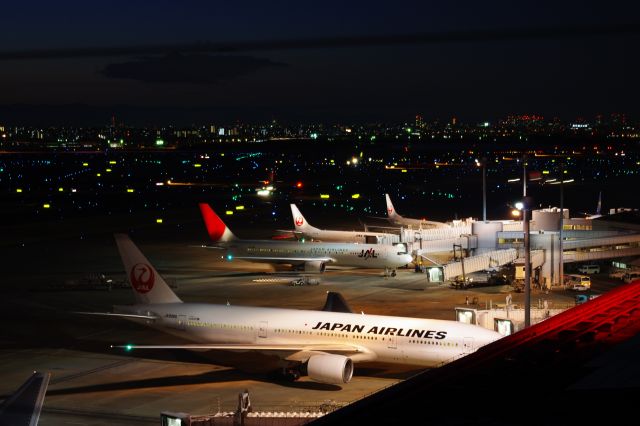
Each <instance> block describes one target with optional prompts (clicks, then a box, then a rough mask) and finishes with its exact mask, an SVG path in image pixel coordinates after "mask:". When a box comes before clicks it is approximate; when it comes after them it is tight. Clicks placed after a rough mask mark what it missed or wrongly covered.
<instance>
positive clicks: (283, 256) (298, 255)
mask: <svg viewBox="0 0 640 426" xmlns="http://www.w3.org/2000/svg"><path fill="white" fill-rule="evenodd" d="M221 246H223V247H224V248H226V250H227V259H229V260H232V259H233V258H234V257H237V258H241V259H246V260H251V261H253V262H266V263H290V264H293V265H299V264H304V263H305V262H309V261H312V260H314V259H318V261H321V260H323V261H326V263H328V264H333V265H338V266H352V267H358V268H394V269H395V268H398V267H400V266H404V265H407V264H408V263H410V262H411V261H412V260H413V258H412V256H411V255H410V254H408V253H407V251H406V247H405V246H404V245H399V246H396V245H388V244H358V243H319V242H299V241H291V242H288V241H270V240H257V241H254V240H233V241H229V242H226V243H224V244H221ZM229 255H230V256H229Z"/></svg>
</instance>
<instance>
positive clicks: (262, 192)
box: [258, 189, 271, 197]
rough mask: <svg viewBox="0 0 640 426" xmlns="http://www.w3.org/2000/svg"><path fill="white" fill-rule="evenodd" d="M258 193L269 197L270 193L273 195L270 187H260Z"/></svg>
mask: <svg viewBox="0 0 640 426" xmlns="http://www.w3.org/2000/svg"><path fill="white" fill-rule="evenodd" d="M258 195H259V196H261V197H268V196H269V195H271V191H269V190H268V189H259V190H258Z"/></svg>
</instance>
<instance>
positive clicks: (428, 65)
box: [0, 0, 640, 124]
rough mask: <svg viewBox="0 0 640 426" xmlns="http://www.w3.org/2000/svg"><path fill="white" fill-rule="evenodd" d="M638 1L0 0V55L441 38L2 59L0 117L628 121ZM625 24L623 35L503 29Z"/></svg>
mask: <svg viewBox="0 0 640 426" xmlns="http://www.w3.org/2000/svg"><path fill="white" fill-rule="evenodd" d="M638 12H640V5H638V4H637V2H630V1H607V2H602V1H598V2H596V1H536V2H533V1H532V2H514V1H496V2H478V1H453V2H426V1H413V2H409V1H385V2H379V3H372V2H370V1H366V2H365V1H362V2H361V1H348V2H347V1H339V2H338V1H323V2H300V1H298V2H281V1H275V2H273V1H272V2H264V1H259V2H258V1H242V2H222V1H218V2H213V1H142V0H130V1H108V2H107V1H61V2H51V1H25V2H6V3H5V4H3V6H2V13H1V14H0V51H1V52H2V53H6V52H21V51H25V50H31V49H65V48H88V49H89V50H91V49H98V48H102V47H112V46H119V47H127V46H145V45H178V44H190V43H196V42H214V43H238V42H243V41H252V42H266V41H270V40H285V41H286V40H289V41H300V40H308V39H319V38H320V39H322V38H335V37H354V36H364V37H366V36H374V37H380V36H394V35H407V34H409V35H411V34H424V33H439V34H443V38H444V41H441V42H434V43H415V44H412V43H406V44H394V45H381V44H375V43H371V44H369V45H364V46H357V47H354V46H350V47H320V48H316V47H307V48H298V49H264V50H255V51H251V50H244V51H238V52H226V53H215V54H207V53H198V54H193V53H176V52H167V53H163V54H151V53H137V54H129V55H123V56H111V57H88V58H70V59H62V58H52V59H21V60H3V61H0V123H3V122H6V121H7V120H9V121H10V120H14V121H16V122H17V121H22V122H24V121H28V120H29V114H30V112H33V111H38V112H39V113H40V114H41V115H40V116H39V117H40V118H41V117H42V111H51V106H53V107H57V106H60V105H69V104H73V106H72V107H68V106H67V107H65V108H66V109H60V110H59V111H65V112H66V113H69V114H70V115H73V116H74V117H75V120H76V121H82V120H83V119H85V118H86V117H85V116H84V115H82V114H75V113H73V111H76V110H81V109H83V108H84V109H87V108H88V107H86V106H90V107H93V108H95V107H97V108H98V110H99V111H100V113H102V112H104V111H108V110H110V109H112V110H114V111H118V110H125V109H127V108H128V111H129V112H128V114H129V115H130V116H129V119H130V120H132V121H134V122H135V121H138V122H140V123H151V122H154V121H161V120H165V119H167V117H172V116H175V117H178V116H180V115H181V114H182V115H189V114H191V116H192V117H194V120H196V119H197V118H199V117H202V116H206V117H212V118H211V119H209V120H208V121H212V120H214V121H215V119H217V120H231V119H239V120H260V119H268V118H277V119H282V120H307V121H323V120H354V121H357V120H359V121H374V120H376V121H395V120H410V119H411V117H413V116H414V115H415V114H417V113H420V114H422V115H423V116H424V117H425V119H426V120H431V119H434V118H440V119H448V118H450V117H452V116H456V117H459V118H460V119H462V120H468V121H472V120H485V119H487V120H493V119H496V118H499V117H503V116H505V115H507V114H511V113H536V114H542V115H544V116H545V117H552V116H558V117H560V118H566V119H571V118H574V117H577V116H584V117H587V118H590V117H592V116H593V115H594V114H596V113H605V114H606V113H611V112H625V113H627V114H629V116H631V117H635V118H639V117H640V102H638V99H639V98H640V96H639V95H640V79H639V78H638V76H640V55H639V54H638V52H640V43H639V42H640V32H639V31H638V30H637V28H639V27H640V14H639V13H638ZM629 24H631V25H633V24H635V25H636V32H635V33H634V34H629V33H624V34H623V33H616V34H609V35H604V36H603V35H584V34H583V35H581V36H579V37H558V36H549V37H536V38H528V39H521V38H518V37H516V36H514V37H509V36H508V33H509V30H513V31H517V30H522V29H537V30H540V29H542V30H543V31H541V32H540V31H539V33H542V34H544V29H546V28H555V29H558V28H573V27H580V28H600V27H602V26H608V27H614V28H615V27H617V26H622V25H629ZM495 30H507V31H506V33H507V36H506V37H502V38H501V39H500V40H471V41H458V42H451V41H447V34H449V35H451V34H455V33H456V32H460V31H477V32H478V33H479V34H481V33H482V32H483V31H484V32H486V31H495ZM16 104H19V105H20V106H19V107H17V106H16ZM85 105H86V106H85ZM43 106H49V109H47V108H44V107H43ZM89 109H91V108H89ZM198 111H199V113H198ZM36 116H38V115H37V113H35V112H34V114H33V116H32V117H36ZM34 119H35V118H34ZM68 120H69V121H70V122H73V120H74V118H72V117H68ZM74 124H82V123H74Z"/></svg>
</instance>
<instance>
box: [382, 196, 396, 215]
mask: <svg viewBox="0 0 640 426" xmlns="http://www.w3.org/2000/svg"><path fill="white" fill-rule="evenodd" d="M384 196H385V198H386V199H387V218H389V219H397V218H399V217H400V215H399V214H398V213H396V209H394V208H393V203H391V198H390V197H389V194H384Z"/></svg>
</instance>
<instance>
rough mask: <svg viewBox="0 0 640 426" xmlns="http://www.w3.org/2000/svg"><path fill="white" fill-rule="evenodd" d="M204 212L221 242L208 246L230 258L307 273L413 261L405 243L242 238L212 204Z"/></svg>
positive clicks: (204, 206) (213, 235)
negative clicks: (319, 241)
mask: <svg viewBox="0 0 640 426" xmlns="http://www.w3.org/2000/svg"><path fill="white" fill-rule="evenodd" d="M200 211H201V213H202V218H203V219H204V223H205V225H206V227H207V231H208V233H209V237H211V240H212V241H213V242H214V243H216V244H217V245H216V246H214V247H210V246H208V247H210V248H216V249H224V250H226V258H227V259H228V260H233V259H244V260H249V261H252V262H263V263H282V264H289V265H292V266H294V267H296V268H302V269H304V270H305V271H306V272H322V271H324V269H325V266H326V265H327V264H335V265H338V266H353V267H356V268H379V269H385V270H386V269H392V270H395V269H396V268H398V267H400V266H404V265H407V264H408V263H410V262H411V261H412V260H413V257H412V256H411V255H410V254H408V253H407V247H406V246H405V245H404V244H393V245H389V244H359V243H318V242H300V241H274V240H242V239H239V238H237V237H236V236H235V235H233V233H232V232H231V230H230V229H229V228H228V227H227V225H225V224H224V222H223V221H222V219H220V217H218V215H217V214H216V213H215V212H214V211H213V209H212V208H211V207H210V206H209V205H208V204H206V203H200Z"/></svg>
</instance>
